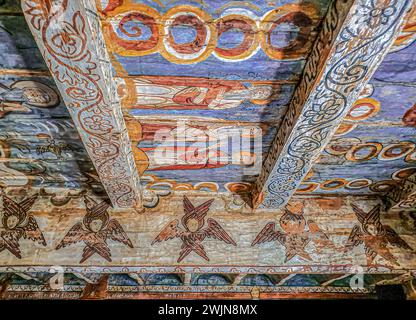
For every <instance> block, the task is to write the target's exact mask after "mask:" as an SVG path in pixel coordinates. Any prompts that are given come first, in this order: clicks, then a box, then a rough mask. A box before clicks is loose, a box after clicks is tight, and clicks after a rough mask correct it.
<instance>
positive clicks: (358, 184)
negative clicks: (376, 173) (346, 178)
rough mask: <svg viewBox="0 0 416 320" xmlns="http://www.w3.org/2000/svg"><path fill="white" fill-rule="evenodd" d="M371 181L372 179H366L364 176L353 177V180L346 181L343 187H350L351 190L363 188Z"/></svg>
mask: <svg viewBox="0 0 416 320" xmlns="http://www.w3.org/2000/svg"><path fill="white" fill-rule="evenodd" d="M372 183H373V181H372V180H370V179H366V178H362V179H355V180H351V181H350V182H348V183H347V185H346V186H345V188H347V189H352V190H356V189H363V188H367V187H368V186H369V185H371V184H372Z"/></svg>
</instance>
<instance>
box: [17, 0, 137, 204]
mask: <svg viewBox="0 0 416 320" xmlns="http://www.w3.org/2000/svg"><path fill="white" fill-rule="evenodd" d="M21 4H22V9H23V12H24V15H25V18H26V21H27V23H28V25H29V27H30V30H31V32H32V34H33V36H34V38H35V40H36V42H37V45H38V47H39V49H40V51H41V52H42V55H43V57H44V59H45V61H46V64H47V66H48V67H49V69H50V71H51V74H52V75H53V77H54V79H55V82H56V84H57V86H58V89H59V91H60V93H61V95H62V98H63V100H64V102H65V104H66V106H67V108H68V111H69V113H70V115H71V117H72V119H73V122H74V124H75V126H76V128H77V130H78V133H79V135H80V137H81V139H82V141H83V143H84V146H85V149H86V150H87V152H88V155H89V156H90V158H91V161H92V162H93V164H94V166H95V169H96V170H97V173H98V175H99V177H100V181H101V183H102V184H103V186H104V189H105V190H106V192H107V194H108V197H109V198H110V200H111V203H112V204H113V206H114V207H115V208H141V206H142V201H141V188H140V179H139V174H138V171H137V169H136V165H135V163H134V159H133V155H132V147H131V143H130V139H129V137H128V134H127V129H126V125H125V123H124V119H123V115H122V112H121V105H120V99H119V97H118V94H117V88H116V86H115V85H114V82H113V79H112V73H111V63H110V59H109V57H108V53H107V51H106V48H105V45H104V40H103V36H102V34H101V28H100V22H99V19H98V15H97V14H96V8H95V5H94V1H84V0H82V1H81V0H80V1H69V0H59V1H50V0H21Z"/></svg>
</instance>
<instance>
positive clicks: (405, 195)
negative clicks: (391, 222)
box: [386, 173, 416, 210]
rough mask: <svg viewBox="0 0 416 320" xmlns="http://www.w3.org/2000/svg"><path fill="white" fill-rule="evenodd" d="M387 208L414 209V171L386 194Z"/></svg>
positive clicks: (415, 195) (415, 187)
mask: <svg viewBox="0 0 416 320" xmlns="http://www.w3.org/2000/svg"><path fill="white" fill-rule="evenodd" d="M386 202H387V209H402V210H416V173H415V174H413V175H411V176H410V177H407V178H406V179H403V180H402V181H401V183H400V184H399V185H398V186H397V187H396V188H394V189H393V190H392V191H390V192H389V193H388V194H386Z"/></svg>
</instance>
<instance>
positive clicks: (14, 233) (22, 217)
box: [0, 195, 46, 259]
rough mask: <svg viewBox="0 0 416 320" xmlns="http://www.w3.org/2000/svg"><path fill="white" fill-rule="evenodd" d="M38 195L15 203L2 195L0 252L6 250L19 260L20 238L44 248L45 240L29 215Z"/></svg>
mask: <svg viewBox="0 0 416 320" xmlns="http://www.w3.org/2000/svg"><path fill="white" fill-rule="evenodd" d="M37 197H38V195H33V196H31V197H29V198H27V199H25V200H23V201H21V202H19V203H18V202H15V201H13V200H12V199H10V198H9V197H7V196H5V195H3V218H2V220H1V225H0V252H2V251H3V250H8V251H9V252H10V253H12V254H13V255H14V256H15V257H17V258H19V259H21V258H22V256H21V251H20V244H19V241H20V239H21V238H23V239H29V240H32V241H33V242H35V243H38V244H41V245H43V246H46V241H45V238H44V237H43V234H42V231H41V230H40V229H39V226H38V223H37V222H36V220H35V218H34V217H33V216H32V215H31V214H30V213H29V210H30V209H31V208H32V206H33V204H34V203H35V201H36V199H37Z"/></svg>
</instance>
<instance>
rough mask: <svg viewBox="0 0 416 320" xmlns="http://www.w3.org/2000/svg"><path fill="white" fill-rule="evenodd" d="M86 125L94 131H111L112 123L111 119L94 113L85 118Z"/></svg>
mask: <svg viewBox="0 0 416 320" xmlns="http://www.w3.org/2000/svg"><path fill="white" fill-rule="evenodd" d="M84 124H85V126H87V127H88V128H90V129H91V130H94V131H107V132H108V131H110V129H111V128H112V125H111V123H110V121H109V120H106V119H103V118H102V117H101V116H99V115H93V116H91V117H89V118H85V120H84Z"/></svg>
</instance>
